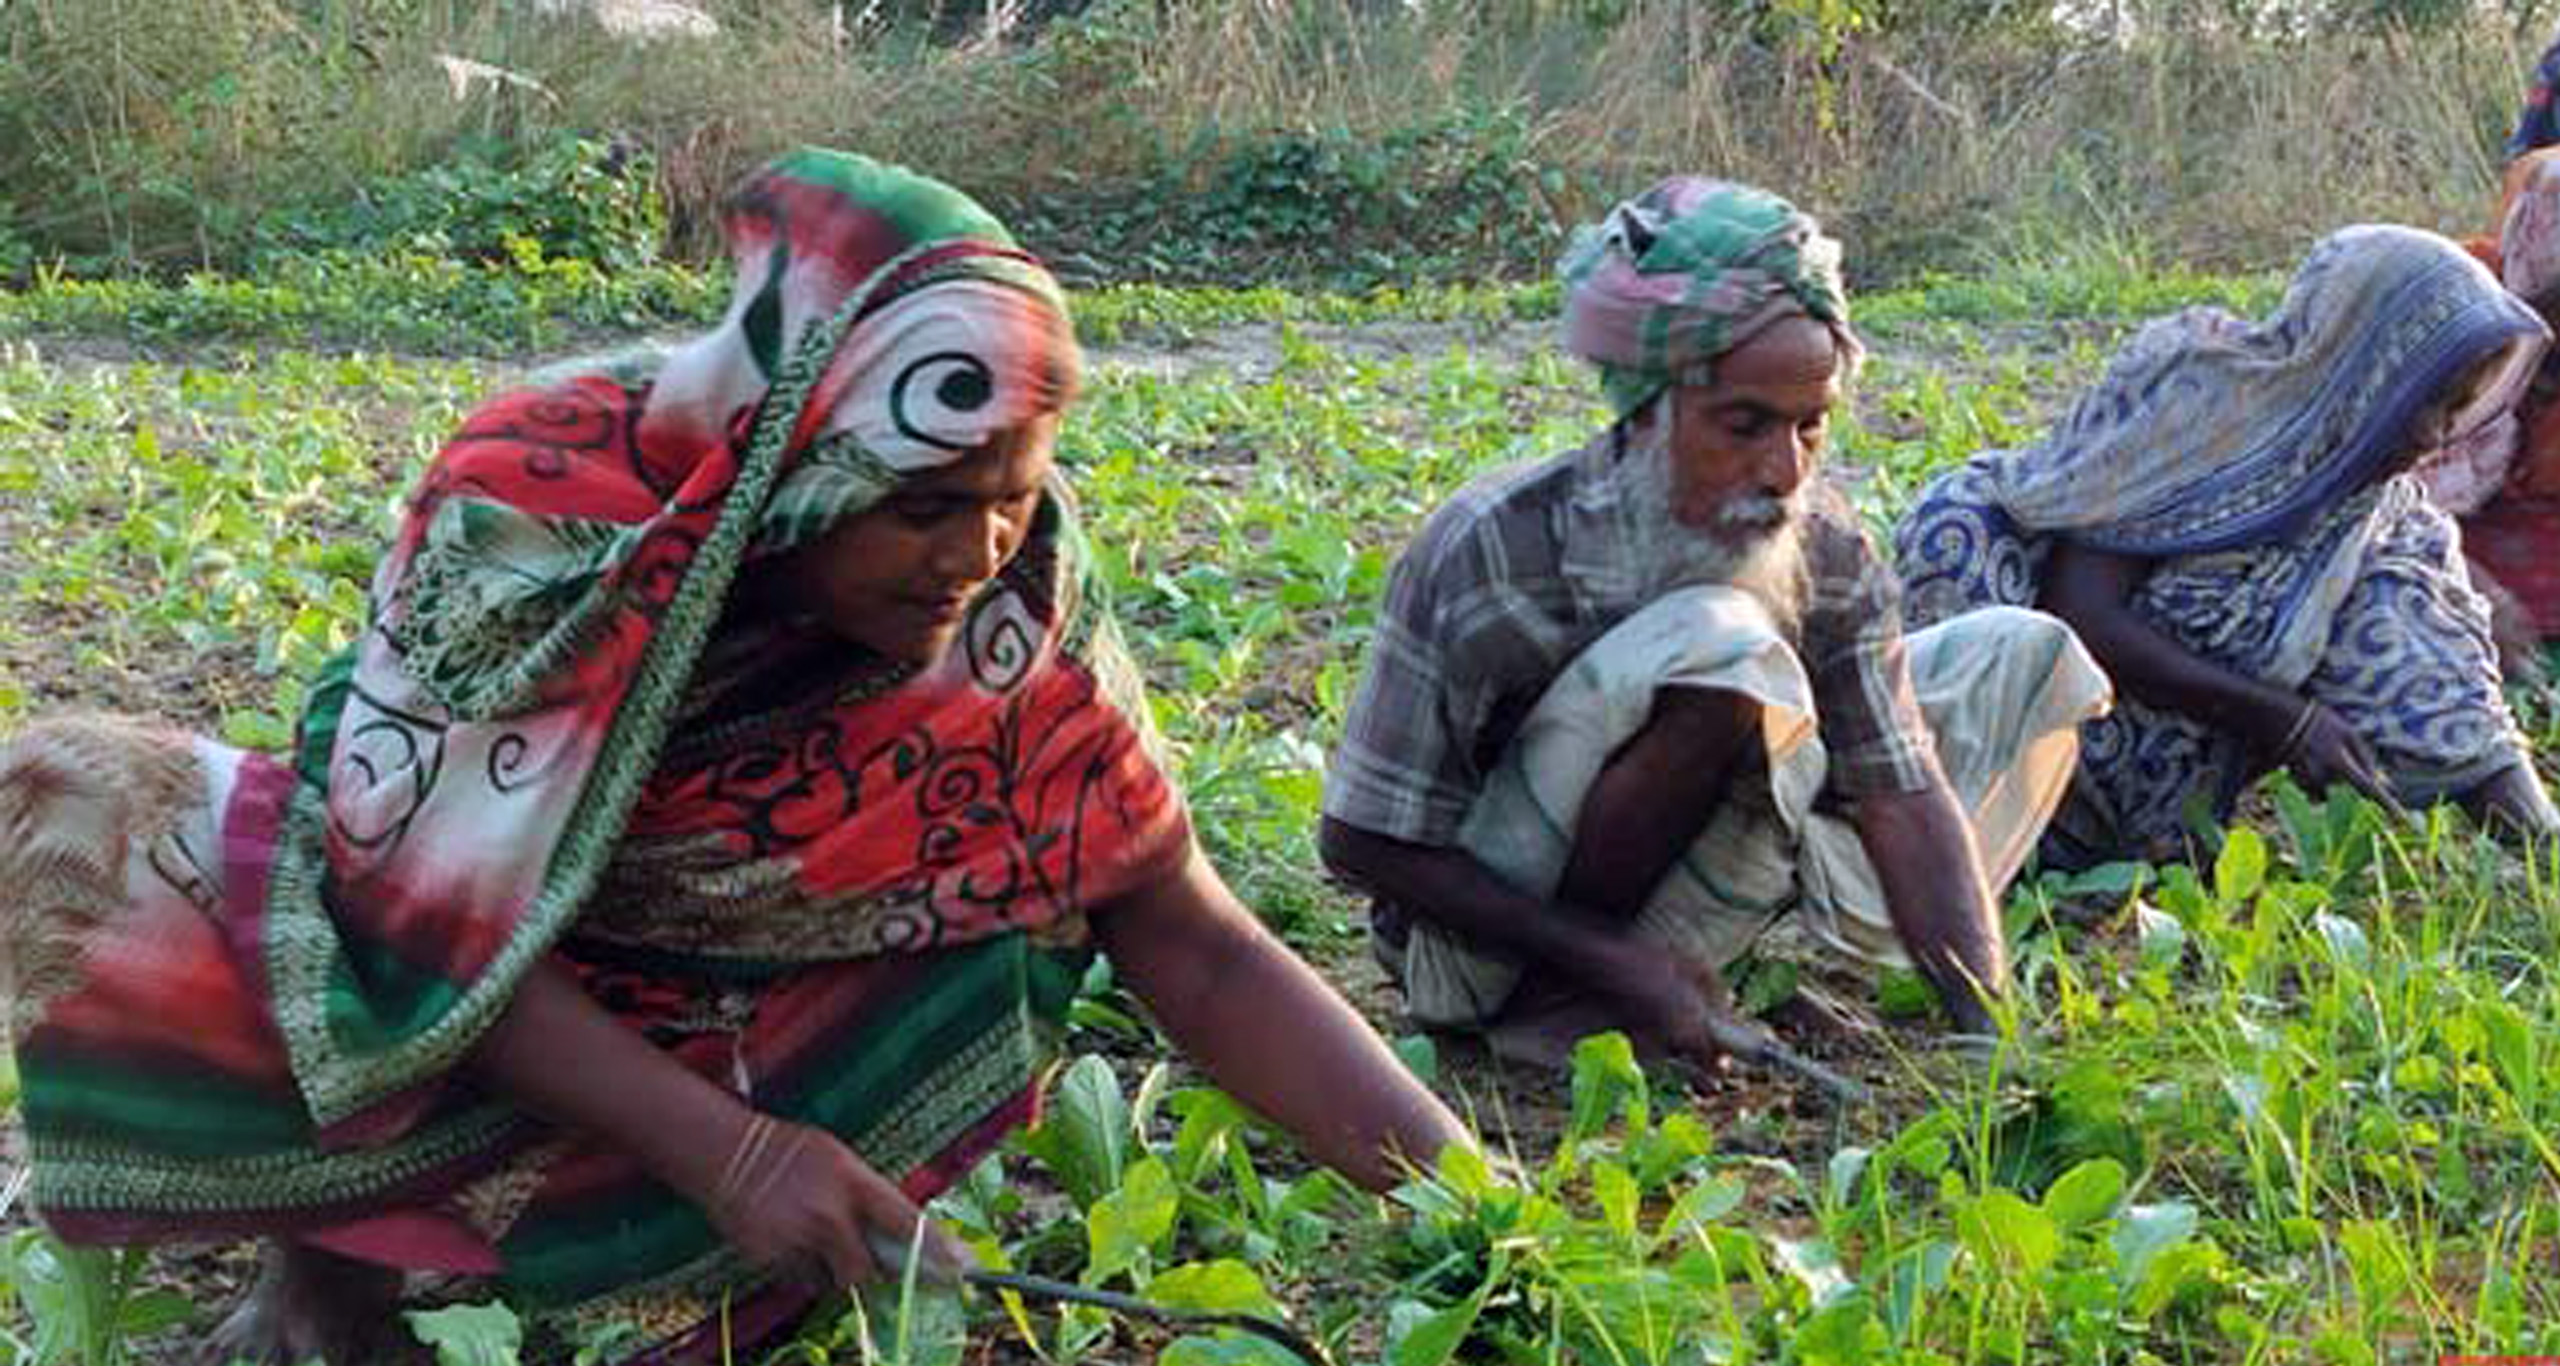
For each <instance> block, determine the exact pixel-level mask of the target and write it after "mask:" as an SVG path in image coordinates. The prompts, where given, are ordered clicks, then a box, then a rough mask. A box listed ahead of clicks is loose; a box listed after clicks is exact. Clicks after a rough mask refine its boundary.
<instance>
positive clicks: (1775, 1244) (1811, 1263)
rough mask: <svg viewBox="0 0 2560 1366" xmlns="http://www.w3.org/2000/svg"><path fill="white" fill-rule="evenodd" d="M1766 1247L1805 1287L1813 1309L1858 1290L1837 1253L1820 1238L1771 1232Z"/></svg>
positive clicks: (1788, 1272)
mask: <svg viewBox="0 0 2560 1366" xmlns="http://www.w3.org/2000/svg"><path fill="white" fill-rule="evenodd" d="M1769 1250H1770V1251H1771V1252H1773V1253H1776V1254H1777V1257H1778V1265H1780V1266H1782V1267H1784V1268H1786V1271H1787V1274H1788V1275H1791V1276H1793V1277H1795V1278H1796V1280H1797V1281H1798V1282H1800V1283H1801V1284H1802V1285H1803V1286H1804V1289H1805V1296H1806V1298H1807V1299H1809V1300H1810V1301H1811V1302H1812V1304H1813V1307H1814V1308H1816V1309H1820V1308H1822V1307H1824V1306H1825V1305H1828V1304H1830V1303H1832V1302H1833V1301H1835V1300H1838V1299H1839V1298H1841V1297H1842V1296H1844V1295H1853V1294H1856V1293H1857V1291H1858V1283H1857V1282H1856V1281H1853V1280H1851V1279H1849V1273H1848V1272H1846V1271H1843V1270H1841V1269H1840V1255H1839V1254H1838V1253H1836V1252H1833V1251H1832V1250H1831V1244H1829V1243H1826V1242H1824V1241H1822V1240H1821V1239H1819V1238H1809V1239H1805V1240H1803V1241H1801V1242H1799V1241H1797V1240H1795V1239H1792V1238H1781V1237H1777V1236H1775V1235H1771V1237H1770V1238H1769Z"/></svg>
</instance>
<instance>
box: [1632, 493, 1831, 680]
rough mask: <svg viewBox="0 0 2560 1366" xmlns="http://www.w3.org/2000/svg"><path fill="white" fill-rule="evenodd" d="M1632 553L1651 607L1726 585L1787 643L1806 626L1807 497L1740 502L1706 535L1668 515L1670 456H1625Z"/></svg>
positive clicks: (1722, 512) (1743, 498) (1749, 497)
mask: <svg viewBox="0 0 2560 1366" xmlns="http://www.w3.org/2000/svg"><path fill="white" fill-rule="evenodd" d="M1625 458H1626V460H1627V462H1628V463H1629V465H1630V466H1631V467H1632V468H1631V469H1630V471H1629V473H1630V474H1632V475H1633V477H1632V478H1630V479H1629V480H1628V481H1627V484H1628V491H1629V494H1630V496H1629V498H1628V500H1627V510H1628V512H1629V514H1630V516H1629V517H1628V519H1627V520H1628V535H1629V538H1630V545H1629V547H1628V548H1629V550H1630V551H1631V552H1632V553H1633V555H1634V558H1635V563H1636V564H1637V566H1638V573H1639V574H1640V575H1642V578H1643V582H1644V591H1643V596H1644V598H1645V600H1647V601H1651V600H1652V599H1654V598H1658V597H1660V596H1662V595H1663V594H1665V593H1668V592H1671V591H1673V590H1674V589H1680V588H1694V587H1698V586H1700V585H1702V584H1723V585H1725V586H1727V587H1731V588H1739V589H1741V590H1742V591H1743V592H1746V593H1749V594H1750V595H1751V596H1752V597H1753V598H1754V599H1755V600H1757V601H1758V602H1759V603H1760V605H1761V606H1763V607H1765V608H1767V609H1768V611H1769V617H1770V620H1772V621H1774V622H1776V623H1777V627H1778V634H1779V635H1781V636H1782V637H1784V638H1785V639H1786V640H1788V641H1789V642H1790V643H1792V642H1794V641H1795V640H1796V638H1797V634H1796V633H1797V630H1798V628H1800V627H1801V626H1802V625H1803V623H1804V604H1805V597H1806V595H1807V593H1808V591H1809V588H1808V585H1809V583H1810V579H1809V577H1808V575H1807V573H1806V570H1805V554H1804V503H1805V499H1804V495H1803V494H1802V493H1801V492H1798V493H1796V494H1793V495H1790V496H1788V497H1785V498H1780V497H1776V496H1774V495H1770V494H1765V493H1754V494H1742V495H1737V496H1736V497H1735V498H1733V499H1732V500H1731V501H1729V502H1727V503H1725V504H1724V505H1723V506H1722V507H1719V508H1717V509H1716V514H1715V520H1714V521H1713V523H1711V524H1710V525H1708V526H1707V527H1705V528H1698V527H1691V526H1684V525H1682V524H1681V523H1680V522H1679V520H1678V519H1676V518H1675V517H1673V516H1672V507H1671V454H1670V452H1669V451H1668V450H1665V449H1663V448H1662V447H1659V446H1656V447H1653V448H1651V449H1645V448H1638V449H1635V450H1631V451H1629V452H1627V454H1626V457H1625Z"/></svg>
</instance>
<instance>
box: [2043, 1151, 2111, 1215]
mask: <svg viewBox="0 0 2560 1366" xmlns="http://www.w3.org/2000/svg"><path fill="white" fill-rule="evenodd" d="M2124 1181H2125V1177H2124V1164H2123V1163H2121V1162H2118V1161H2116V1160H2115V1159H2114V1158H2112V1157H2093V1158H2090V1159H2089V1160H2088V1161H2086V1162H2083V1163H2081V1164H2080V1165H2079V1166H2076V1167H2073V1168H2072V1169H2071V1170H2069V1171H2067V1172H2064V1173H2063V1174H2062V1175H2061V1176H2060V1177H2059V1178H2057V1179H2056V1180H2055V1181H2054V1183H2053V1185H2052V1186H2050V1187H2048V1188H2047V1189H2046V1190H2045V1193H2044V1200H2043V1202H2042V1204H2043V1208H2044V1212H2045V1214H2046V1216H2047V1217H2049V1218H2051V1219H2052V1220H2053V1222H2054V1223H2056V1224H2058V1225H2060V1226H2061V1227H2063V1228H2065V1229H2074V1228H2078V1227H2080V1226H2081V1225H2082V1224H2093V1223H2096V1222H2097V1221H2098V1220H2100V1219H2104V1218H2106V1217H2107V1216H2108V1215H2109V1214H2112V1213H2114V1212H2115V1207H2116V1202H2117V1201H2118V1200H2121V1199H2123V1198H2124Z"/></svg>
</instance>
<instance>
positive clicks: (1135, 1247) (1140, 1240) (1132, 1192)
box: [1084, 1157, 1182, 1285]
mask: <svg viewBox="0 0 2560 1366" xmlns="http://www.w3.org/2000/svg"><path fill="white" fill-rule="evenodd" d="M1181 1206H1182V1192H1181V1190H1180V1189H1179V1188H1178V1187H1176V1186H1175V1185H1174V1183H1173V1174H1172V1173H1171V1172H1168V1171H1166V1170H1165V1167H1164V1163H1163V1161H1162V1160H1160V1159H1158V1158H1154V1157H1148V1158H1144V1159H1141V1160H1140V1161H1139V1162H1137V1163H1136V1164H1135V1165H1133V1166H1131V1167H1130V1168H1129V1170H1128V1173H1127V1175H1126V1176H1124V1177H1123V1178H1122V1179H1121V1182H1120V1188H1119V1189H1118V1190H1115V1191H1113V1192H1111V1193H1110V1194H1109V1195H1106V1196H1104V1197H1102V1198H1101V1199H1100V1200H1097V1201H1095V1202H1094V1204H1093V1209H1092V1211H1091V1213H1089V1214H1088V1215H1087V1216H1086V1218H1085V1237H1086V1239H1087V1241H1088V1243H1089V1245H1090V1247H1091V1249H1092V1252H1091V1256H1090V1258H1089V1259H1088V1260H1087V1262H1086V1264H1085V1273H1084V1277H1085V1281H1086V1282H1087V1283H1088V1284H1092V1285H1100V1284H1101V1283H1102V1282H1104V1281H1106V1280H1109V1279H1110V1278H1111V1277H1113V1276H1116V1275H1119V1274H1120V1273H1122V1272H1124V1271H1127V1270H1129V1269H1130V1268H1132V1267H1134V1266H1136V1265H1137V1264H1138V1261H1139V1259H1140V1258H1142V1257H1144V1256H1145V1255H1146V1254H1147V1252H1148V1250H1149V1249H1151V1248H1153V1247H1154V1246H1155V1245H1156V1244H1157V1243H1158V1242H1160V1241H1162V1240H1163V1239H1165V1238H1166V1237H1169V1236H1170V1235H1171V1234H1172V1233H1173V1221H1174V1218H1175V1216H1176V1215H1177V1214H1178V1213H1179V1212H1180V1210H1181Z"/></svg>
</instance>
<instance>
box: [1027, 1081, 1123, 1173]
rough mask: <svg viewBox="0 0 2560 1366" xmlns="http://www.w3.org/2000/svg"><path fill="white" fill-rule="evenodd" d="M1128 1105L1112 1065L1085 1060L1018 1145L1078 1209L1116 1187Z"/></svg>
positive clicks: (1120, 1170)
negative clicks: (1073, 1199)
mask: <svg viewBox="0 0 2560 1366" xmlns="http://www.w3.org/2000/svg"><path fill="white" fill-rule="evenodd" d="M1128 1135H1129V1103H1128V1101H1126V1100H1125V1099H1123V1098H1122V1097H1121V1094H1120V1079H1119V1077H1118V1076H1116V1075H1114V1074H1113V1072H1112V1070H1111V1064H1110V1063H1108V1062H1105V1061H1103V1060H1102V1059H1101V1058H1099V1057H1097V1056H1095V1055H1093V1054H1090V1053H1088V1054H1086V1055H1085V1056H1083V1057H1081V1058H1078V1059H1076V1060H1075V1062H1074V1063H1073V1064H1071V1065H1070V1066H1069V1067H1068V1068H1067V1072H1066V1075H1065V1076H1064V1077H1062V1078H1060V1079H1059V1081H1058V1089H1057V1094H1056V1095H1055V1096H1053V1097H1052V1098H1051V1100H1050V1103H1049V1112H1048V1115H1047V1116H1046V1117H1045V1118H1043V1119H1042V1120H1041V1121H1040V1127H1039V1128H1037V1129H1034V1130H1033V1131H1032V1132H1031V1133H1030V1134H1028V1135H1026V1136H1025V1137H1024V1139H1023V1148H1024V1149H1025V1150H1026V1151H1028V1152H1029V1153H1030V1154H1031V1155H1032V1156H1033V1157H1035V1158H1038V1159H1039V1160H1040V1162H1041V1163H1042V1164H1043V1165H1044V1166H1046V1167H1048V1169H1049V1172H1050V1174H1051V1175H1053V1176H1055V1177H1057V1179H1058V1184H1059V1185H1061V1186H1064V1187H1066V1190H1067V1194H1068V1195H1070V1196H1072V1197H1074V1198H1075V1202H1076V1204H1077V1205H1079V1206H1081V1207H1084V1208H1091V1207H1092V1205H1093V1202H1095V1201H1096V1200H1099V1199H1101V1198H1102V1197H1103V1195H1104V1194H1105V1193H1106V1192H1108V1191H1110V1190H1112V1189H1114V1188H1116V1187H1117V1186H1119V1184H1120V1179H1121V1172H1122V1169H1123V1167H1124V1166H1125V1165H1126V1163H1127V1153H1128Z"/></svg>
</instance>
